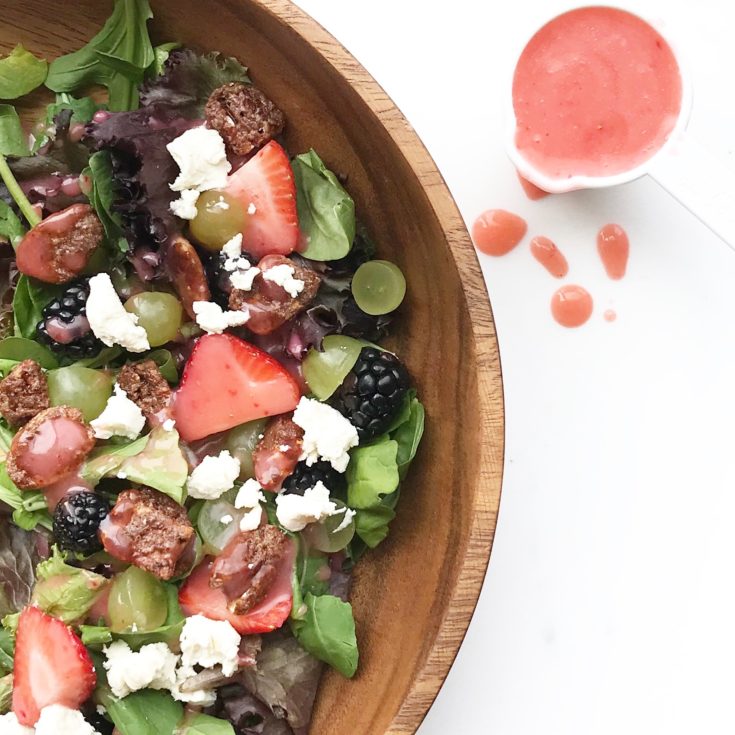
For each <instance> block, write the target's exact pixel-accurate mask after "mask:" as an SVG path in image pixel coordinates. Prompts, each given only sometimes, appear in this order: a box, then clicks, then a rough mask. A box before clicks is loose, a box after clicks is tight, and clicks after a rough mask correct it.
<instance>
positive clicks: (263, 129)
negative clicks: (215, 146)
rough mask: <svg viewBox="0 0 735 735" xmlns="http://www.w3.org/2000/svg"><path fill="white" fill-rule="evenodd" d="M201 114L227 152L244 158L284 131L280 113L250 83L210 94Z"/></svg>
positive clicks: (218, 89)
mask: <svg viewBox="0 0 735 735" xmlns="http://www.w3.org/2000/svg"><path fill="white" fill-rule="evenodd" d="M204 114H205V115H206V118H207V123H208V124H209V127H210V128H214V129H215V130H216V131H217V132H218V133H219V134H220V135H221V136H222V137H223V138H224V141H225V143H226V144H227V146H228V147H229V149H230V150H231V151H232V152H233V153H234V154H236V155H238V156H245V155H247V154H248V153H250V152H251V151H252V150H253V149H254V148H260V146H262V145H264V144H265V143H267V142H268V141H269V140H271V139H272V138H275V137H276V136H277V135H279V134H280V133H282V132H283V128H284V125H285V124H286V121H285V119H284V117H283V113H282V112H281V111H280V110H279V109H278V107H276V105H275V104H273V102H271V100H269V99H268V98H267V97H266V96H265V95H264V94H263V93H262V92H261V91H260V90H259V89H256V88H255V87H253V86H252V85H251V84H243V83H242V82H230V83H229V84H223V85H222V86H221V87H217V89H215V90H214V92H212V94H210V95H209V99H208V100H207V104H206V107H205V108H204Z"/></svg>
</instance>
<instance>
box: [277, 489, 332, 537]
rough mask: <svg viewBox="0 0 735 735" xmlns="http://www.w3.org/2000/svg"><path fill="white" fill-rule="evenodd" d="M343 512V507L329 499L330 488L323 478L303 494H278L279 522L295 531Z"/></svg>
mask: <svg viewBox="0 0 735 735" xmlns="http://www.w3.org/2000/svg"><path fill="white" fill-rule="evenodd" d="M342 512H343V509H342V508H338V507H337V506H336V505H335V504H334V503H333V502H332V501H331V500H330V499H329V490H328V489H327V488H326V487H325V485H324V483H323V482H322V481H321V480H319V481H318V482H317V483H316V485H314V487H310V488H309V489H308V490H307V491H306V492H305V493H304V494H303V495H296V494H295V493H289V494H281V495H276V517H277V518H278V522H279V523H280V524H281V525H282V526H283V527H284V528H285V529H286V530H287V531H293V532H294V533H296V532H298V531H303V530H304V528H306V526H308V525H309V524H310V523H317V522H318V521H322V520H324V519H325V518H328V517H329V516H334V515H337V514H338V513H342Z"/></svg>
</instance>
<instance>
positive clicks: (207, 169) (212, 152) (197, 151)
mask: <svg viewBox="0 0 735 735" xmlns="http://www.w3.org/2000/svg"><path fill="white" fill-rule="evenodd" d="M166 148H167V149H168V152H169V153H170V154H171V156H172V157H173V159H174V161H176V163H177V164H178V167H179V169H180V171H181V173H179V175H178V176H177V177H176V181H174V183H173V184H171V188H172V189H173V190H174V191H184V190H185V189H195V190H196V191H199V192H202V191H207V190H209V189H221V188H223V187H224V186H225V185H226V184H227V174H228V173H230V169H231V168H232V166H231V165H230V162H229V161H228V160H227V152H226V150H225V142H224V140H222V136H221V135H220V134H219V133H218V132H217V131H216V130H210V129H209V128H205V127H204V126H200V127H198V128H191V130H187V131H186V132H185V133H182V134H181V135H180V136H179V137H178V138H175V139H174V140H172V141H171V142H170V143H169V144H168V145H167V146H166Z"/></svg>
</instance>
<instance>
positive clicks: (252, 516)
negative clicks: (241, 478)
mask: <svg viewBox="0 0 735 735" xmlns="http://www.w3.org/2000/svg"><path fill="white" fill-rule="evenodd" d="M261 503H265V495H263V488H261V487H260V485H259V484H258V481H257V480H253V479H252V478H249V479H247V480H245V482H244V483H243V486H242V487H241V488H240V489H239V490H238V492H237V496H236V497H235V508H237V509H238V510H245V511H246V513H245V514H244V515H243V517H242V518H241V519H240V530H241V531H254V530H255V529H256V528H258V527H259V526H260V523H261V521H262V520H263V510H262V509H261V507H260V504H261Z"/></svg>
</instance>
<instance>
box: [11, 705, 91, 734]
mask: <svg viewBox="0 0 735 735" xmlns="http://www.w3.org/2000/svg"><path fill="white" fill-rule="evenodd" d="M0 732H2V733H3V735H7V733H5V731H4V730H0ZM30 732H33V730H30ZM36 735H99V733H98V732H97V730H95V729H94V728H93V727H92V725H90V724H89V723H88V722H87V721H86V720H85V719H84V715H83V714H82V713H81V712H80V711H79V710H76V709H69V708H68V707H64V706H63V705H61V704H51V705H49V706H48V707H44V708H43V709H42V710H41V716H40V717H39V718H38V722H37V723H36Z"/></svg>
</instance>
